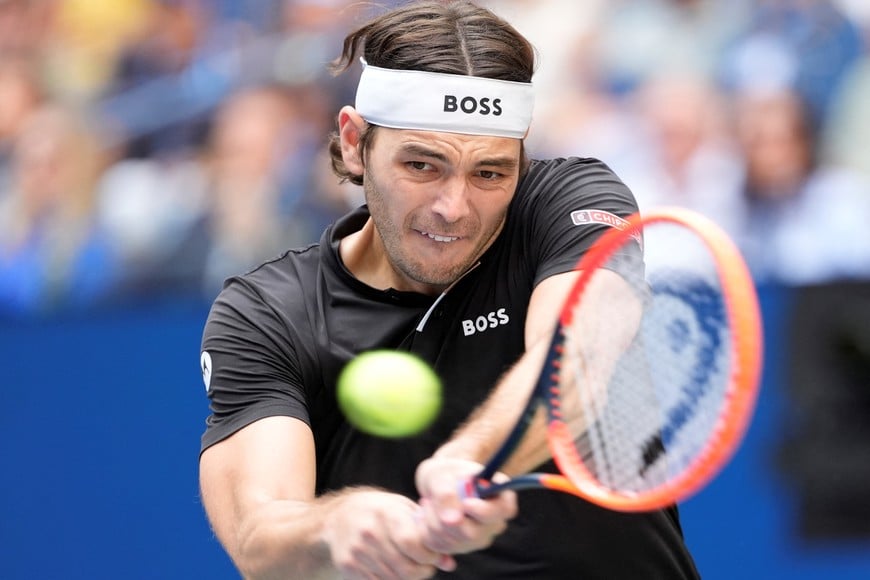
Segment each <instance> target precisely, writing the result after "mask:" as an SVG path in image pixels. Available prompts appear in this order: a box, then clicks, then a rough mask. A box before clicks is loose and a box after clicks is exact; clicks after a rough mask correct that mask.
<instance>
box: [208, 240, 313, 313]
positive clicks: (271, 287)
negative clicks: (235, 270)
mask: <svg viewBox="0 0 870 580" xmlns="http://www.w3.org/2000/svg"><path fill="white" fill-rule="evenodd" d="M322 252H323V250H322V247H321V246H320V244H311V245H308V246H304V247H301V248H295V249H291V250H287V251H285V252H284V253H282V254H281V255H279V256H276V257H275V258H272V259H270V260H267V261H265V262H263V263H261V264H259V265H258V266H256V267H255V268H253V269H251V270H249V271H248V272H246V273H244V274H240V275H237V276H233V277H230V278H228V279H227V280H226V282H225V283H224V286H223V290H222V291H221V293H220V295H219V296H218V301H219V302H225V303H230V304H234V305H236V306H241V305H243V304H245V303H251V302H258V303H263V304H266V305H268V306H270V307H271V308H272V309H275V310H277V311H285V312H286V311H287V310H288V309H289V308H292V307H293V305H294V304H301V305H304V304H305V303H306V301H307V300H308V299H309V298H310V296H308V294H310V292H311V289H312V288H316V287H317V284H315V283H314V282H315V281H316V279H317V278H318V276H319V273H320V272H321V270H322V267H323V261H322V259H321V257H322Z"/></svg>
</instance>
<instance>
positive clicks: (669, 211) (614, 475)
mask: <svg viewBox="0 0 870 580" xmlns="http://www.w3.org/2000/svg"><path fill="white" fill-rule="evenodd" d="M641 246H642V247H643V254H644V257H643V262H644V263H643V266H642V268H643V271H642V272H641V271H638V268H639V267H641V266H640V265H639V263H638V262H637V260H638V259H639V255H640V250H641ZM578 270H580V277H579V279H578V281H577V283H576V284H575V285H574V287H573V289H572V290H571V292H570V294H569V296H568V298H567V300H566V302H565V306H564V308H563V310H562V314H561V318H560V324H559V330H558V331H557V334H559V333H561V336H560V338H559V339H558V340H554V348H553V349H551V354H550V357H549V359H548V361H547V363H546V364H547V366H548V367H549V370H547V369H545V372H544V373H542V377H545V376H549V377H551V379H550V384H549V385H548V386H547V387H546V389H544V391H545V394H544V395H543V396H544V398H545V399H546V403H547V408H548V417H549V420H548V442H549V446H550V451H551V453H552V455H553V457H554V459H555V461H556V464H557V465H558V467H559V469H560V471H561V473H562V474H564V477H558V476H557V477H553V476H545V477H542V478H540V480H539V485H540V486H542V487H547V488H551V489H557V490H560V491H566V492H570V493H574V494H576V495H579V496H581V497H584V498H585V499H588V500H589V501H592V502H594V503H596V504H599V505H601V506H604V507H606V508H609V509H614V510H618V511H646V510H652V509H658V508H661V507H664V506H667V505H671V504H673V503H676V502H679V501H682V500H684V499H686V498H687V497H689V496H690V495H692V494H693V493H695V492H697V491H698V490H699V489H701V488H702V487H703V486H704V485H706V484H707V483H708V482H709V481H710V480H711V479H712V478H713V477H714V476H715V475H716V473H718V472H719V471H720V470H721V468H722V467H723V466H724V465H725V464H726V463H727V462H728V460H729V459H730V457H731V456H732V455H733V453H734V451H735V450H736V449H737V447H738V446H739V443H740V441H741V439H742V437H743V435H744V433H745V431H746V429H747V427H748V425H749V422H750V419H751V416H752V413H753V409H754V406H755V402H756V399H757V392H758V384H759V378H760V372H761V362H762V331H761V316H760V310H759V307H758V300H757V296H756V293H755V288H754V284H753V282H752V278H751V276H750V273H749V271H748V268H747V267H746V264H745V262H744V261H743V258H742V256H741V255H740V253H739V251H738V249H737V248H736V246H735V245H734V243H733V242H732V241H731V239H730V238H729V237H728V235H727V234H725V233H724V232H723V231H722V230H721V229H720V228H719V227H718V226H717V225H716V224H715V223H714V222H712V221H711V220H709V219H707V218H705V217H703V216H701V215H700V214H697V213H695V212H693V211H690V210H687V209H683V208H661V209H658V210H655V211H650V212H645V213H644V214H643V215H635V216H632V217H631V218H629V219H628V220H627V221H626V222H625V224H623V227H618V228H613V229H611V230H608V231H607V232H605V233H604V234H603V235H602V237H601V238H600V239H599V240H598V241H597V242H596V244H595V245H594V246H593V248H592V249H590V251H589V252H587V253H586V254H585V255H584V257H583V258H582V259H581V261H580V262H579V264H578ZM614 272H617V273H618V274H619V277H620V279H622V280H627V281H628V282H629V286H630V287H631V290H632V292H633V294H634V295H635V296H637V297H638V299H639V300H638V303H639V304H641V305H642V309H641V313H640V314H638V316H639V318H638V320H637V322H636V326H635V330H636V332H635V333H633V334H632V336H631V338H630V346H629V347H628V348H626V346H625V345H624V344H623V345H620V346H619V347H618V349H619V350H621V351H624V353H623V354H621V355H619V357H618V359H617V360H615V362H614V363H613V372H611V373H609V374H607V376H608V378H607V379H605V380H600V379H595V378H594V377H593V378H592V379H591V380H590V376H588V375H590V374H591V375H596V374H601V373H598V372H597V371H596V370H595V369H592V370H590V369H591V368H592V367H593V366H594V363H593V362H590V361H594V360H595V356H597V355H593V354H591V353H593V352H594V349H595V348H597V343H599V342H602V341H603V339H606V338H608V337H609V334H610V332H611V331H610V330H608V327H607V323H606V321H605V322H602V321H601V320H597V322H594V323H593V324H592V326H593V327H594V328H593V331H592V332H590V331H589V328H590V326H589V324H585V323H581V322H578V321H580V320H582V319H584V318H591V319H592V320H596V319H597V318H600V317H599V316H598V315H597V311H602V312H608V311H615V312H616V315H615V316H613V319H614V320H617V319H621V318H631V315H630V314H625V315H623V313H624V312H628V311H630V310H631V307H629V308H628V309H626V308H625V307H624V306H623V305H622V304H620V303H612V304H606V303H608V302H612V301H617V300H621V299H620V298H618V295H619V293H616V294H611V293H610V292H605V293H604V294H603V295H602V292H601V291H599V290H597V289H596V288H597V287H598V286H600V284H599V283H598V282H599V281H600V280H604V279H605V278H606V277H607V276H610V277H611V278H612V275H611V274H612V273H614ZM596 293H597V295H596ZM602 301H604V303H605V304H603V303H602ZM608 309H614V310H608ZM596 325H597V326H596ZM586 334H590V335H592V336H584V335H586ZM625 340H626V338H625V336H621V337H620V338H619V339H618V340H617V342H620V341H625ZM604 342H606V340H604ZM614 348H616V347H614ZM591 383H594V384H596V385H597V386H595V387H590V386H589V385H590V384H591ZM578 397H579V399H578ZM578 403H579V404H578ZM578 409H583V411H582V413H584V414H585V418H582V419H581V420H579V421H578V420H577V414H578V413H579V412H581V411H579V410H578ZM590 409H592V411H591V412H590ZM578 424H579V425H580V426H578Z"/></svg>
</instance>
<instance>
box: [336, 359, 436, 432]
mask: <svg viewBox="0 0 870 580" xmlns="http://www.w3.org/2000/svg"><path fill="white" fill-rule="evenodd" d="M337 397H338V405H339V407H340V408H341V410H342V412H343V413H344V414H345V417H347V420H348V421H350V423H351V424H352V425H354V426H355V427H356V428H357V429H359V430H360V431H363V432H365V433H368V434H370V435H376V436H378V437H391V438H398V437H410V436H412V435H416V434H418V433H420V432H421V431H423V430H424V429H426V428H427V427H428V426H429V425H431V424H432V421H434V420H435V417H437V416H438V413H439V411H440V410H441V380H440V379H439V378H438V375H437V374H436V373H435V371H434V370H433V369H432V367H430V366H429V364H428V363H426V362H425V361H424V360H423V359H421V358H419V357H418V356H416V355H413V354H410V353H407V352H400V351H392V350H372V351H368V352H365V353H363V354H361V355H359V356H357V357H356V358H354V359H353V360H351V361H350V362H349V363H348V364H347V365H346V366H345V367H344V369H342V371H341V374H340V375H339V377H338V385H337Z"/></svg>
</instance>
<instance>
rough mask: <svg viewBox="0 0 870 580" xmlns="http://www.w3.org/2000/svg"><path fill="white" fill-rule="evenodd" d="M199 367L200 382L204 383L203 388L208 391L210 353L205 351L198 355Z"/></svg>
mask: <svg viewBox="0 0 870 580" xmlns="http://www.w3.org/2000/svg"><path fill="white" fill-rule="evenodd" d="M199 368H200V369H201V370H202V382H204V383H205V390H206V391H208V390H209V388H210V387H211V368H212V367H211V355H210V354H208V352H207V351H203V352H202V356H200V357H199Z"/></svg>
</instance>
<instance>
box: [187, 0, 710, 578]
mask: <svg viewBox="0 0 870 580" xmlns="http://www.w3.org/2000/svg"><path fill="white" fill-rule="evenodd" d="M357 63H359V66H361V67H362V72H361V77H360V81H359V87H358V90H357V93H356V100H355V104H354V106H345V107H343V108H342V109H341V111H340V112H339V114H338V131H337V133H336V134H335V135H333V137H332V138H333V141H332V154H333V160H332V162H333V168H334V169H335V171H336V172H337V174H338V176H339V177H340V178H342V179H345V180H350V181H352V182H354V183H357V184H360V185H362V186H363V188H364V191H365V199H366V205H365V206H363V207H360V208H358V209H357V210H355V211H353V212H352V213H350V214H349V215H347V216H345V217H343V218H342V219H340V220H338V221H337V222H336V223H335V224H333V225H332V226H331V227H329V228H328V229H327V230H326V231H325V233H324V234H323V237H322V238H321V240H320V243H318V244H315V245H312V246H309V247H305V248H299V249H293V250H290V251H287V252H286V253H284V254H283V255H282V256H280V257H279V258H276V259H274V260H272V261H269V262H267V263H265V264H262V265H260V266H259V267H258V268H256V269H255V270H253V271H251V272H249V273H247V274H245V275H242V276H238V277H234V278H232V279H230V280H228V281H227V283H226V284H225V287H224V289H223V291H222V292H221V294H220V296H219V297H218V298H217V300H216V301H215V302H214V304H213V307H212V309H211V312H210V315H209V318H208V321H207V323H206V326H205V330H204V336H203V342H202V368H203V376H204V378H205V380H206V385H207V389H208V396H209V399H210V405H211V414H210V416H209V417H208V420H207V427H206V430H205V433H204V435H203V437H202V452H201V456H200V481H201V489H202V499H203V502H204V505H205V509H206V512H207V515H208V518H209V521H210V523H211V525H212V527H213V529H214V532H215V534H216V535H217V537H218V539H219V540H220V541H221V543H222V544H223V546H224V547H225V549H226V551H227V553H228V554H229V556H230V557H231V558H232V560H233V562H234V563H235V565H236V566H237V567H238V569H239V571H240V572H241V574H242V575H244V576H245V577H246V578H304V579H312V578H321V577H328V578H332V577H341V578H427V577H432V576H436V577H440V576H441V575H445V576H449V577H451V578H469V579H482V578H500V579H501V578H524V579H531V578H534V579H547V578H608V579H621V578H625V579H631V580H636V579H640V578H643V579H645V580H649V579H654V578H663V579H665V578H666V579H668V580H674V579H681V578H695V577H697V572H696V570H695V566H694V564H693V561H692V558H691V556H690V554H689V552H688V551H687V548H686V546H685V543H684V541H683V537H682V532H681V529H680V524H679V519H678V515H677V511H676V508H671V509H665V510H662V511H655V512H649V513H640V514H631V515H629V514H625V513H617V512H612V511H607V510H605V509H603V508H600V507H597V506H594V505H592V504H590V503H587V502H585V501H583V500H581V499H579V498H577V497H574V496H569V495H566V494H560V493H553V492H547V491H542V492H533V491H529V492H522V493H520V494H515V493H513V492H509V493H505V494H502V495H500V496H498V497H495V498H492V499H487V500H481V499H477V500H467V501H465V502H464V503H461V504H460V503H453V504H451V503H450V500H449V498H448V499H446V500H445V498H444V497H443V496H444V493H443V490H444V489H447V488H449V489H456V483H457V481H459V479H458V478H462V477H465V476H467V475H470V474H472V473H476V472H477V470H478V469H480V464H479V461H480V460H481V459H480V457H482V456H480V455H479V454H480V453H481V452H482V451H486V449H485V448H486V447H487V445H489V446H491V447H494V446H495V445H497V443H498V442H499V441H500V439H498V438H494V440H493V441H492V442H489V443H487V442H482V441H476V440H463V439H462V437H461V436H460V437H459V438H455V437H454V438H453V439H450V438H451V436H452V435H453V434H454V432H456V431H457V428H458V427H459V426H460V425H462V424H463V423H464V422H465V421H466V420H468V418H469V415H471V414H472V412H473V411H474V410H475V409H476V408H477V407H478V406H479V405H480V404H481V403H482V402H483V401H484V400H486V399H487V397H488V396H489V395H490V393H491V391H492V390H493V389H494V388H496V387H497V385H498V384H499V382H500V380H501V379H502V377H503V376H505V373H506V371H507V370H508V369H509V368H511V367H513V366H514V365H515V364H517V363H518V361H519V363H518V364H519V367H517V368H524V369H527V372H525V373H524V372H514V373H511V374H509V375H507V378H506V380H508V381H513V383H510V382H508V383H505V384H502V385H500V388H499V393H500V394H501V396H502V397H504V394H505V393H507V394H508V395H510V394H511V393H512V392H514V391H515V392H516V396H515V398H516V401H515V403H514V404H515V407H516V409H517V412H518V411H519V409H520V408H521V407H522V406H523V404H524V402H525V399H526V397H527V393H528V392H529V391H530V390H531V388H530V384H529V383H530V381H531V380H532V379H533V378H534V376H535V375H537V369H538V365H539V364H540V360H535V356H536V354H539V353H540V351H541V348H540V345H541V344H542V343H543V342H546V341H547V339H548V337H549V335H550V332H551V330H552V326H553V323H554V321H555V319H556V317H557V313H558V308H559V305H560V304H561V302H562V300H563V297H564V296H565V294H566V292H567V289H568V288H569V287H570V285H571V282H572V281H573V279H574V274H573V273H571V272H570V270H571V268H572V266H573V265H574V264H575V263H576V262H577V260H578V258H579V257H580V256H581V255H582V254H583V253H584V251H586V249H588V248H589V246H590V244H592V242H593V241H594V240H595V239H596V237H597V236H599V235H600V234H601V233H602V231H605V230H606V229H607V228H608V227H611V226H612V225H613V224H615V223H619V220H620V219H621V218H622V217H625V216H627V215H629V214H631V213H634V212H635V211H636V209H637V207H636V203H635V200H634V198H633V196H632V194H631V193H630V191H629V190H628V189H627V188H626V187H625V185H623V183H622V182H621V181H620V180H619V179H618V178H617V177H616V176H615V175H614V174H613V173H612V172H611V170H610V169H609V168H608V167H607V166H606V165H604V164H603V163H601V162H600V161H597V160H594V159H580V158H573V159H551V160H529V159H527V158H526V155H525V152H524V149H523V139H524V137H525V135H526V133H527V130H528V128H529V124H530V121H531V117H532V109H533V104H534V94H533V93H534V91H533V88H532V84H531V79H532V74H533V68H534V52H533V49H532V47H531V46H530V45H529V43H528V42H527V41H526V39H524V38H523V37H522V36H521V35H520V34H519V33H517V31H516V30H515V29H513V28H512V27H511V26H510V25H509V24H507V23H506V22H504V21H503V20H501V19H499V18H498V17H496V16H495V15H493V14H492V13H491V12H489V11H487V10H484V9H481V8H479V7H476V6H475V5H473V4H471V3H468V2H464V1H458V2H457V1H450V2H443V1H430V2H417V3H411V4H407V5H404V6H403V7H400V8H397V9H394V10H392V11H389V12H387V13H385V14H383V15H382V16H380V17H378V18H375V19H374V20H372V21H371V22H369V23H367V24H365V25H363V26H362V27H360V28H359V29H357V30H356V31H354V32H352V33H351V34H350V35H349V36H348V37H347V38H346V39H345V42H344V46H343V52H342V55H341V57H340V58H339V59H338V60H337V63H336V66H337V68H338V69H341V70H344V69H348V68H350V67H352V66H357ZM375 348H389V349H400V350H406V351H411V352H414V353H416V354H418V355H419V356H421V357H423V358H424V359H425V360H427V361H429V362H430V363H431V364H432V365H433V366H434V367H435V369H436V370H437V372H438V373H439V374H440V375H441V377H442V378H443V380H444V385H445V402H444V405H443V412H442V413H441V415H440V416H439V418H438V419H437V421H436V423H435V424H434V425H433V426H432V427H431V428H429V429H428V430H427V431H425V432H424V433H423V434H421V435H419V436H417V437H413V438H410V439H402V440H390V439H379V438H375V437H371V436H367V435H365V434H363V433H361V432H359V431H357V430H355V429H354V428H352V427H351V426H350V425H349V424H348V423H347V421H346V420H345V419H344V417H343V416H342V414H341V412H340V411H339V409H338V407H337V405H336V397H335V384H336V377H337V375H338V373H339V372H340V370H341V369H342V367H343V365H344V364H345V363H347V362H348V361H349V360H350V359H351V358H352V357H354V356H355V355H357V354H359V353H360V352H363V351H366V350H370V349H375ZM523 365H524V366H523ZM514 387H515V388H514ZM508 398H510V397H508ZM509 419H510V420H511V422H512V420H513V418H512V417H509ZM478 432H479V430H478ZM460 433H461V432H460ZM448 440H450V444H449V445H447V446H444V447H441V446H442V445H443V444H444V442H445V441H448ZM439 448H440V450H439ZM433 455H434V457H433ZM536 462H537V460H536V461H534V462H532V463H536ZM421 463H422V465H423V468H421V469H420V471H419V473H416V475H418V476H419V480H420V481H419V483H420V488H421V489H424V490H426V491H427V493H428V491H429V490H440V491H438V493H439V494H440V497H435V496H432V497H429V496H424V497H421V496H420V493H419V492H418V488H417V482H415V472H416V469H417V467H418V465H421ZM524 467H531V465H527V466H524ZM542 468H543V469H545V470H552V471H555V467H554V466H553V465H552V464H549V463H547V464H545V465H543V466H542ZM433 506H435V507H433Z"/></svg>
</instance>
